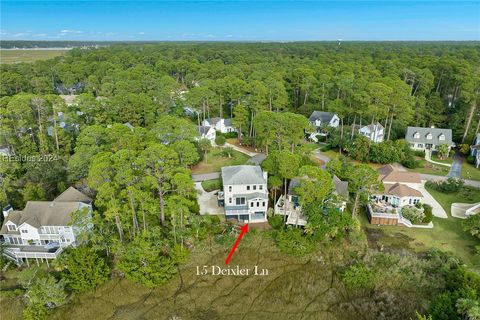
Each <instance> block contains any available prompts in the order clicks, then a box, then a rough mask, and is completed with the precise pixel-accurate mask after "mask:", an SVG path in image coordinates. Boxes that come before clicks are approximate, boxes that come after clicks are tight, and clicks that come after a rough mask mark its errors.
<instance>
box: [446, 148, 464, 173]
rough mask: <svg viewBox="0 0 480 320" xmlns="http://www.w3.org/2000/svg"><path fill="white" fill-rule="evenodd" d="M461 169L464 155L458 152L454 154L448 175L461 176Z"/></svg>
mask: <svg viewBox="0 0 480 320" xmlns="http://www.w3.org/2000/svg"><path fill="white" fill-rule="evenodd" d="M460 171H462V157H460V156H459V155H458V154H455V155H454V156H453V161H452V166H451V167H450V172H449V173H448V177H451V178H460V177H461V176H460Z"/></svg>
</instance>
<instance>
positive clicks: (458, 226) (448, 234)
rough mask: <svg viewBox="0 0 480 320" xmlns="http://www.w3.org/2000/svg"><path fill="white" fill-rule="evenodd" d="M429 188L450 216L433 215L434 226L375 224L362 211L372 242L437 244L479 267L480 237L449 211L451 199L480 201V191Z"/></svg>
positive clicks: (420, 247)
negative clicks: (443, 191) (479, 248)
mask: <svg viewBox="0 0 480 320" xmlns="http://www.w3.org/2000/svg"><path fill="white" fill-rule="evenodd" d="M427 190H428V192H429V193H430V194H431V195H432V196H433V197H434V198H435V199H436V200H437V201H438V202H439V203H440V205H441V206H442V207H443V208H444V209H445V211H446V212H447V213H448V215H449V218H448V219H441V218H436V217H434V218H433V224H434V227H433V229H419V228H406V227H399V226H374V225H371V224H370V223H369V222H368V219H367V217H366V215H364V214H362V215H360V221H361V223H362V225H363V226H364V228H365V230H366V233H367V235H368V237H369V240H370V243H371V244H372V243H373V242H375V243H376V245H378V246H380V247H381V246H384V247H387V248H388V247H392V248H395V249H401V248H407V249H411V250H415V251H423V250H425V249H429V248H437V249H441V250H443V251H449V252H452V253H453V254H454V255H456V256H457V257H459V258H460V259H462V261H464V262H465V263H467V264H468V265H469V266H471V267H473V268H475V269H476V270H480V265H479V263H480V259H479V257H478V255H475V254H474V252H475V246H476V245H479V244H480V241H478V239H476V238H474V237H473V236H471V235H470V234H469V233H467V232H465V231H463V228H462V220H461V219H457V218H452V217H451V215H450V207H451V204H452V203H454V202H467V203H474V202H479V201H480V191H479V190H476V189H470V188H465V189H464V191H461V192H457V193H451V194H445V193H441V192H438V191H435V190H432V189H430V188H427ZM468 190H469V191H468ZM372 239H373V240H372Z"/></svg>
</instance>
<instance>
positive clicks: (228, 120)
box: [223, 118, 233, 127]
mask: <svg viewBox="0 0 480 320" xmlns="http://www.w3.org/2000/svg"><path fill="white" fill-rule="evenodd" d="M223 123H224V124H225V125H226V126H227V127H232V126H233V124H232V119H230V118H229V119H225V120H224V121H223Z"/></svg>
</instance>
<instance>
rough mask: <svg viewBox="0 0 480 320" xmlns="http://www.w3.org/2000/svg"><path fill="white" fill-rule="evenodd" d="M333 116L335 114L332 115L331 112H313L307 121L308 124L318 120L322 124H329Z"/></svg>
mask: <svg viewBox="0 0 480 320" xmlns="http://www.w3.org/2000/svg"><path fill="white" fill-rule="evenodd" d="M334 115H335V114H333V113H331V112H326V111H313V112H312V114H311V115H310V118H308V120H309V121H310V122H314V121H316V120H320V121H322V122H323V123H329V122H330V120H332V118H333V116H334Z"/></svg>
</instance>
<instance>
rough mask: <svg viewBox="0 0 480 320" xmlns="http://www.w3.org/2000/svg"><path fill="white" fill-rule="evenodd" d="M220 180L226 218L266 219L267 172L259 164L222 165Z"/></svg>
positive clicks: (249, 220)
mask: <svg viewBox="0 0 480 320" xmlns="http://www.w3.org/2000/svg"><path fill="white" fill-rule="evenodd" d="M222 181H223V192H224V199H225V200H224V205H225V216H226V218H227V219H232V218H233V219H237V220H239V221H244V222H265V221H267V209H268V189H267V172H264V171H262V168H260V166H249V165H240V166H230V167H223V168H222Z"/></svg>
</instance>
